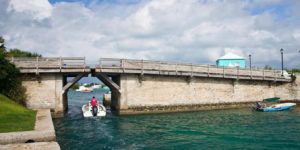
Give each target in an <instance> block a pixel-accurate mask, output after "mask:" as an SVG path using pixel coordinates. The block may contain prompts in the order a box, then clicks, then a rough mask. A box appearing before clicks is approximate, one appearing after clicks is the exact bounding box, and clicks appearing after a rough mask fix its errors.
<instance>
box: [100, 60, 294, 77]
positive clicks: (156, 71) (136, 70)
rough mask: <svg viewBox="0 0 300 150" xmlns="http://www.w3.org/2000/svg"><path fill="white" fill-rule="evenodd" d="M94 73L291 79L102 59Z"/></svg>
mask: <svg viewBox="0 0 300 150" xmlns="http://www.w3.org/2000/svg"><path fill="white" fill-rule="evenodd" d="M96 72H102V73H107V74H140V75H144V74H149V75H169V76H189V77H208V78H227V79H238V80H264V81H279V82H290V81H291V77H286V76H282V74H281V70H264V69H252V68H251V69H240V68H239V67H234V68H225V67H221V68H220V67H217V66H214V65H197V64H186V63H171V62H164V61H149V60H131V59H113V58H102V59H101V60H100V64H99V65H98V66H96Z"/></svg>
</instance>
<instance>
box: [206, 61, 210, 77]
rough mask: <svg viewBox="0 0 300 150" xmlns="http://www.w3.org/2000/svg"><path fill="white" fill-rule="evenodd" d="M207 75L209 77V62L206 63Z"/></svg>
mask: <svg viewBox="0 0 300 150" xmlns="http://www.w3.org/2000/svg"><path fill="white" fill-rule="evenodd" d="M207 76H208V77H209V76H210V75H209V64H208V65H207Z"/></svg>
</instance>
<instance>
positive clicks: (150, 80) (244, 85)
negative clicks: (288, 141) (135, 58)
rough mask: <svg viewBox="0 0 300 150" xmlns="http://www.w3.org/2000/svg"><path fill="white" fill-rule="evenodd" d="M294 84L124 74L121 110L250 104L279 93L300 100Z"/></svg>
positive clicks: (283, 96)
mask: <svg viewBox="0 0 300 150" xmlns="http://www.w3.org/2000/svg"><path fill="white" fill-rule="evenodd" d="M299 78H300V76H299V75H298V78H297V80H296V82H294V83H278V82H269V81H246V80H235V79H232V80H231V79H218V78H196V77H192V78H190V77H175V76H154V75H153V76H152V75H144V76H143V77H141V76H139V75H129V74H123V75H121V78H120V86H121V93H122V94H121V97H119V98H120V99H119V104H120V109H121V111H122V109H124V110H126V109H130V108H137V107H161V106H176V107H177V106H187V105H212V104H233V103H250V102H252V103H253V102H255V101H261V100H262V99H264V98H269V97H274V96H278V97H281V99H282V100H289V101H294V100H299V99H300V98H299V96H298V95H299V86H298V85H299V84H300V83H299V82H300V80H299Z"/></svg>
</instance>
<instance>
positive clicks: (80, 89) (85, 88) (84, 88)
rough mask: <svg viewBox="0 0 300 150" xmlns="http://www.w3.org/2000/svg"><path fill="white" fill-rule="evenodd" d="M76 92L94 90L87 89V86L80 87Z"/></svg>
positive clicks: (91, 90)
mask: <svg viewBox="0 0 300 150" xmlns="http://www.w3.org/2000/svg"><path fill="white" fill-rule="evenodd" d="M76 91H78V92H93V89H92V88H88V87H85V86H80V87H79V89H77V90H76Z"/></svg>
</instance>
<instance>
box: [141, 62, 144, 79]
mask: <svg viewBox="0 0 300 150" xmlns="http://www.w3.org/2000/svg"><path fill="white" fill-rule="evenodd" d="M141 65H142V66H141V67H142V69H141V74H142V75H144V60H143V59H142V64H141Z"/></svg>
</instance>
